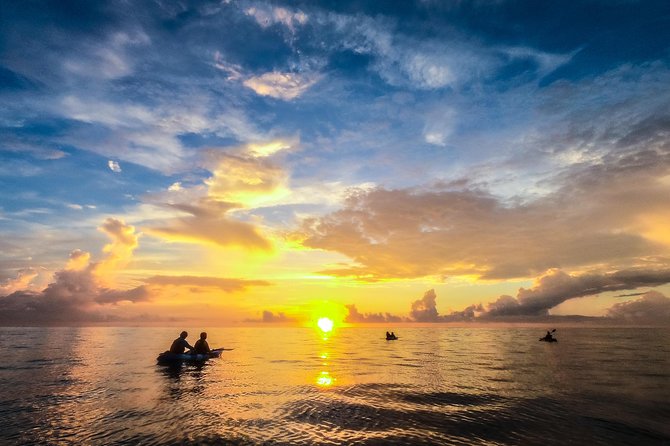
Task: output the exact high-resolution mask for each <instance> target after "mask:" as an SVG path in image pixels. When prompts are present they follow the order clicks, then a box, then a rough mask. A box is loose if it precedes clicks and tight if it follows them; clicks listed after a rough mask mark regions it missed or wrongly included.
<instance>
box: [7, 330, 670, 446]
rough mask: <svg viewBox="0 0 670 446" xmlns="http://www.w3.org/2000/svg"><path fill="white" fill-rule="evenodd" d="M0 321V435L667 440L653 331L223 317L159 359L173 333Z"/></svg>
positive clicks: (328, 440) (663, 356)
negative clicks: (236, 323) (384, 326)
mask: <svg viewBox="0 0 670 446" xmlns="http://www.w3.org/2000/svg"><path fill="white" fill-rule="evenodd" d="M0 331H1V332H2V336H1V337H0V342H2V347H3V352H6V355H5V356H6V358H5V361H4V363H3V365H2V366H0V378H2V382H3V383H4V385H3V386H2V389H1V390H0V403H2V404H1V405H0V416H2V419H3V421H4V425H3V429H2V430H1V431H0V443H1V444H3V445H4V444H53V443H63V444H67V443H73V444H74V443H77V444H111V443H114V444H140V443H141V444H174V443H178V444H189V443H194V444H196V443H199V444H207V443H214V444H216V443H221V442H228V443H233V444H259V443H263V442H268V441H272V442H273V444H353V443H356V444H378V443H383V444H393V443H397V444H408V443H412V444H491V443H495V444H539V443H542V444H544V445H546V444H565V443H569V442H571V441H572V442H574V443H581V442H582V441H583V439H584V438H589V442H590V443H594V444H636V443H637V444H640V442H642V443H645V444H667V443H668V442H670V431H669V429H668V428H667V426H666V425H665V421H667V419H670V408H669V406H668V403H667V402H668V401H669V400H670V391H669V390H668V389H669V386H668V383H669V382H670V380H669V378H670V365H669V362H670V355H669V354H668V353H670V348H669V346H670V343H669V342H668V341H670V336H669V334H670V332H669V331H668V330H662V329H647V330H639V329H638V330H636V329H607V330H604V329H586V328H574V329H561V330H559V333H560V338H559V339H560V342H559V343H557V344H553V345H552V344H546V343H543V342H537V337H538V330H536V329H529V328H514V329H502V328H493V329H489V328H452V327H447V328H440V327H431V328H405V329H403V333H402V337H401V339H400V340H398V341H392V342H389V341H386V340H385V339H384V337H383V330H379V329H372V328H351V329H339V330H336V331H335V332H333V333H331V334H329V336H327V337H323V336H322V335H321V334H319V333H316V332H315V331H314V330H310V329H301V328H268V329H254V328H234V329H223V328H222V329H210V330H208V332H209V340H211V342H210V345H212V346H213V347H219V346H225V347H228V348H235V350H234V351H230V352H224V355H223V357H222V358H220V359H218V360H210V361H208V362H207V363H204V364H176V365H173V366H160V365H157V364H156V361H155V358H156V355H157V354H158V353H159V352H161V351H163V350H165V349H166V348H167V347H168V346H169V344H170V342H171V341H172V339H173V338H175V337H176V336H177V334H178V332H179V331H180V329H176V330H175V329H165V328H50V329H42V328H40V329H37V328H35V329H26V328H2V329H0ZM191 331H192V332H194V333H196V332H199V329H198V328H195V329H193V330H191ZM539 334H542V333H539ZM26 345H30V346H32V347H31V348H21V347H24V346H26Z"/></svg>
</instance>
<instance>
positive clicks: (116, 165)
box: [107, 160, 121, 173]
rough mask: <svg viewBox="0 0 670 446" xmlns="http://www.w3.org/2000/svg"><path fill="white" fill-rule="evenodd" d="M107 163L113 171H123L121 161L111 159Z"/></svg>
mask: <svg viewBox="0 0 670 446" xmlns="http://www.w3.org/2000/svg"><path fill="white" fill-rule="evenodd" d="M107 165H108V166H109V169H110V170H111V171H112V172H116V173H120V172H121V166H120V165H119V163H118V162H117V161H112V160H109V161H107Z"/></svg>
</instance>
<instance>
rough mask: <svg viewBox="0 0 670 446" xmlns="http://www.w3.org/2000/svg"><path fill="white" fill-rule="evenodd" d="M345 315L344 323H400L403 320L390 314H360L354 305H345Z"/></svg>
mask: <svg viewBox="0 0 670 446" xmlns="http://www.w3.org/2000/svg"><path fill="white" fill-rule="evenodd" d="M346 308H347V315H346V316H345V318H344V322H348V323H371V322H402V321H403V318H401V317H400V316H395V315H393V314H391V313H360V312H359V311H358V309H357V308H356V305H353V304H352V305H346Z"/></svg>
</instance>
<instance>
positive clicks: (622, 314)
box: [607, 291, 670, 324]
mask: <svg viewBox="0 0 670 446" xmlns="http://www.w3.org/2000/svg"><path fill="white" fill-rule="evenodd" d="M607 317H610V318H613V319H618V320H623V321H626V322H635V323H663V324H670V298H668V297H666V296H665V295H663V294H662V293H659V292H658V291H648V292H646V293H644V294H643V295H642V296H641V297H638V298H637V299H633V300H630V301H628V302H620V303H617V304H614V306H612V307H611V308H609V309H608V310H607Z"/></svg>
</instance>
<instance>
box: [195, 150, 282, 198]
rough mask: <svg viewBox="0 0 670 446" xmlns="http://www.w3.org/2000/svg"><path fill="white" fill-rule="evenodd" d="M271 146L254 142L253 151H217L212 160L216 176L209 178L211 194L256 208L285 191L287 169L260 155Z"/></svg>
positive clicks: (213, 171)
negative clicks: (258, 204) (246, 152)
mask: <svg viewBox="0 0 670 446" xmlns="http://www.w3.org/2000/svg"><path fill="white" fill-rule="evenodd" d="M267 146H268V145H252V146H250V147H249V150H250V153H249V154H240V155H232V154H216V155H213V160H212V161H211V164H212V166H211V167H210V169H211V171H212V176H211V177H209V178H208V179H206V180H205V184H206V185H207V187H208V195H209V197H212V198H214V199H217V200H221V201H227V202H232V203H239V204H240V205H241V206H249V207H253V206H254V205H255V204H256V203H260V202H263V201H265V200H269V199H271V198H272V197H273V196H274V195H276V194H281V193H283V189H284V188H285V185H286V183H287V181H288V175H287V173H286V171H285V170H284V168H282V167H280V166H279V165H277V164H275V163H274V162H272V161H271V160H269V159H267V157H264V156H260V155H259V153H262V152H261V151H262V150H281V149H280V148H279V149H278V148H270V149H268V148H267Z"/></svg>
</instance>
